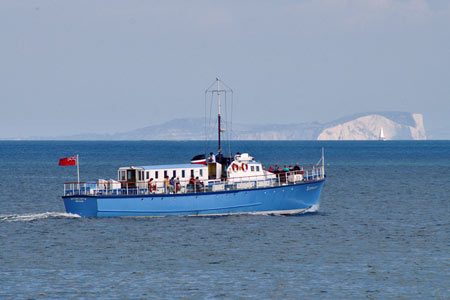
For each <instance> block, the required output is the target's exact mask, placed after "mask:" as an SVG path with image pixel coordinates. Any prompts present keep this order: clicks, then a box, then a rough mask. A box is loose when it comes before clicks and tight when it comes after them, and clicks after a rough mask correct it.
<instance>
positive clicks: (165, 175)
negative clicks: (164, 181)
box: [164, 170, 168, 178]
mask: <svg viewBox="0 0 450 300" xmlns="http://www.w3.org/2000/svg"><path fill="white" fill-rule="evenodd" d="M166 177H168V176H167V170H164V178H166Z"/></svg>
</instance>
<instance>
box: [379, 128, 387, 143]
mask: <svg viewBox="0 0 450 300" xmlns="http://www.w3.org/2000/svg"><path fill="white" fill-rule="evenodd" d="M378 140H379V141H385V140H386V137H385V136H384V131H383V127H381V128H380V135H379V136H378Z"/></svg>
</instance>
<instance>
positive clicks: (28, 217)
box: [0, 212, 81, 222]
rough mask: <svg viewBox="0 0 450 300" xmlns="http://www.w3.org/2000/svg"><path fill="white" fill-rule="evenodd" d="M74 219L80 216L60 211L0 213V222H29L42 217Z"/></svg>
mask: <svg viewBox="0 0 450 300" xmlns="http://www.w3.org/2000/svg"><path fill="white" fill-rule="evenodd" d="M66 218H67V219H76V218H81V217H80V216H79V215H75V214H69V213H61V212H45V213H38V214H23V215H0V222H30V221H36V220H42V219H66Z"/></svg>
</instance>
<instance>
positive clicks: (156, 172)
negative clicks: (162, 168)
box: [155, 171, 158, 179]
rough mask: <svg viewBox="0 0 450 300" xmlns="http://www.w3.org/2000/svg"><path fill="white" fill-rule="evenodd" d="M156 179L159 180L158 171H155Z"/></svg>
mask: <svg viewBox="0 0 450 300" xmlns="http://www.w3.org/2000/svg"><path fill="white" fill-rule="evenodd" d="M155 179H158V171H155Z"/></svg>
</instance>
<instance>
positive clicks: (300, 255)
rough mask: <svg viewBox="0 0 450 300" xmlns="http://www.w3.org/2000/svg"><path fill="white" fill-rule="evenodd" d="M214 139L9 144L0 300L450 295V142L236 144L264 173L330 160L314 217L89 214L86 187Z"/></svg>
mask: <svg viewBox="0 0 450 300" xmlns="http://www.w3.org/2000/svg"><path fill="white" fill-rule="evenodd" d="M215 147H216V145H215V144H212V143H209V145H208V144H205V142H203V141H1V142H0V172H1V176H0V299H450V226H449V223H450V205H449V204H450V141H235V142H232V143H230V144H229V145H227V146H226V147H224V151H225V152H226V153H228V152H227V151H231V152H233V151H234V152H241V153H243V152H249V153H250V154H251V155H252V156H254V157H255V158H256V159H257V160H259V161H261V162H262V163H263V165H265V166H269V165H274V164H276V163H278V164H280V165H284V164H287V165H289V164H295V163H299V164H301V165H311V164H314V163H316V162H317V161H318V160H319V159H320V157H321V154H322V148H323V149H324V153H325V163H326V174H327V179H326V182H325V185H324V189H323V192H322V196H321V202H320V209H319V210H318V212H316V213H310V214H304V215H299V216H277V215H238V216H221V217H181V216H171V217H158V218H129V217H128V218H80V217H79V216H77V215H72V214H67V213H65V210H64V205H63V201H62V199H61V194H62V192H63V183H64V182H73V181H76V178H77V171H76V167H73V166H58V161H59V159H60V158H63V157H68V156H72V155H76V154H78V155H79V157H80V176H81V180H82V181H86V180H96V179H98V178H103V179H109V178H113V179H115V178H117V170H118V168H119V167H123V166H132V165H133V166H138V165H151V164H170V163H186V162H189V161H190V159H191V158H192V157H193V156H195V155H196V154H200V153H205V152H206V153H209V151H212V150H214V148H215Z"/></svg>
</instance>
